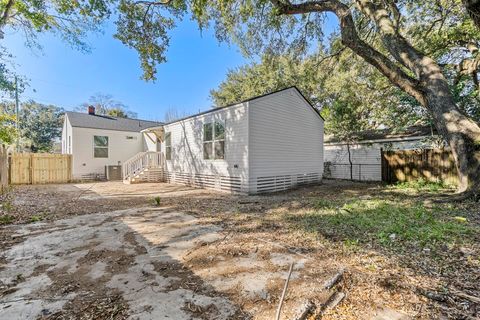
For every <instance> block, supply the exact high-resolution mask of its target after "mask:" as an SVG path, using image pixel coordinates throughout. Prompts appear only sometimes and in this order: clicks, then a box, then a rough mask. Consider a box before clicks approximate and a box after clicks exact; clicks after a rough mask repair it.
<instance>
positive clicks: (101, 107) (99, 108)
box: [76, 92, 137, 118]
mask: <svg viewBox="0 0 480 320" xmlns="http://www.w3.org/2000/svg"><path fill="white" fill-rule="evenodd" d="M88 106H94V107H95V113H96V114H101V115H107V116H112V117H118V118H136V117H137V113H135V112H133V111H130V110H128V106H127V105H125V104H124V103H123V102H120V101H117V100H115V99H114V98H113V96H112V95H111V94H104V93H100V92H99V93H96V94H94V95H93V96H91V97H90V98H89V99H88V102H84V103H82V105H81V106H80V107H78V108H76V110H78V111H81V112H84V111H85V110H86V109H87V107H88Z"/></svg>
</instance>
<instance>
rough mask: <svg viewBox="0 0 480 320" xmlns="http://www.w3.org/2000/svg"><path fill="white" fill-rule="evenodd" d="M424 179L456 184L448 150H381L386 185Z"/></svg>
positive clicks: (455, 176) (453, 166) (455, 173)
mask: <svg viewBox="0 0 480 320" xmlns="http://www.w3.org/2000/svg"><path fill="white" fill-rule="evenodd" d="M419 179H424V180H426V181H432V182H444V183H446V184H452V185H455V184H457V183H458V177H457V168H456V166H455V161H454V159H453V155H452V153H451V152H450V151H449V150H448V149H423V150H395V151H383V150H382V180H383V181H385V182H388V183H394V182H404V181H414V180H419Z"/></svg>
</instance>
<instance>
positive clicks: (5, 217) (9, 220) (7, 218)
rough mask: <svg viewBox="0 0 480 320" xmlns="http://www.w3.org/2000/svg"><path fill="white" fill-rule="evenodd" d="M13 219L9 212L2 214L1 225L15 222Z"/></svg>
mask: <svg viewBox="0 0 480 320" xmlns="http://www.w3.org/2000/svg"><path fill="white" fill-rule="evenodd" d="M13 220H14V218H13V216H10V215H8V214H6V215H3V216H0V225H3V224H10V223H12V222H13Z"/></svg>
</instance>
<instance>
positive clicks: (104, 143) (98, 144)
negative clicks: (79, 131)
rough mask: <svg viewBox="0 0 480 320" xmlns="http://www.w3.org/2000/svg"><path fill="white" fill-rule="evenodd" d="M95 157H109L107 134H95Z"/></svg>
mask: <svg viewBox="0 0 480 320" xmlns="http://www.w3.org/2000/svg"><path fill="white" fill-rule="evenodd" d="M93 157H94V158H108V137H107V136H93Z"/></svg>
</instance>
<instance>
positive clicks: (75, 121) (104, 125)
mask: <svg viewBox="0 0 480 320" xmlns="http://www.w3.org/2000/svg"><path fill="white" fill-rule="evenodd" d="M65 114H66V115H67V117H68V120H69V121H70V124H71V125H72V127H79V128H92V129H104V130H115V131H132V132H140V131H142V130H144V129H147V128H151V127H157V126H160V125H162V123H161V122H156V121H149V120H140V119H129V118H117V117H111V116H105V115H99V114H95V115H91V114H88V113H81V112H73V111H67V112H65Z"/></svg>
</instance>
